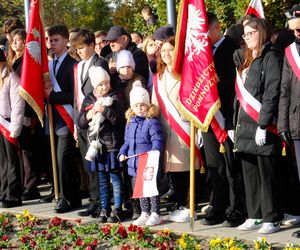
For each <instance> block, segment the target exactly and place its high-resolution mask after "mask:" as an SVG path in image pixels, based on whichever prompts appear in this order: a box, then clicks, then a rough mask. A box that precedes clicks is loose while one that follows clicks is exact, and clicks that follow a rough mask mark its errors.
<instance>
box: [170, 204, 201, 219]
mask: <svg viewBox="0 0 300 250" xmlns="http://www.w3.org/2000/svg"><path fill="white" fill-rule="evenodd" d="M194 219H195V220H196V219H197V214H196V212H195V214H194ZM168 220H169V221H174V222H189V221H190V210H189V209H188V208H185V207H180V208H179V209H177V210H175V211H174V212H172V213H170V214H169V218H168Z"/></svg>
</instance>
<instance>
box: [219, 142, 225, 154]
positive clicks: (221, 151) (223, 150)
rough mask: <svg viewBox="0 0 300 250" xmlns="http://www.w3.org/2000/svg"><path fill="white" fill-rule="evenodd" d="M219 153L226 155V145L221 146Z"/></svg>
mask: <svg viewBox="0 0 300 250" xmlns="http://www.w3.org/2000/svg"><path fill="white" fill-rule="evenodd" d="M219 152H220V153H222V154H224V153H225V148H224V145H223V143H221V144H220V149H219Z"/></svg>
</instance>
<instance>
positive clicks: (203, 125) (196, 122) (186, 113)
mask: <svg viewBox="0 0 300 250" xmlns="http://www.w3.org/2000/svg"><path fill="white" fill-rule="evenodd" d="M220 107H221V102H220V99H218V100H217V101H216V102H215V104H214V105H213V106H212V107H211V108H210V110H209V111H208V113H207V116H206V118H205V121H204V123H201V122H200V121H199V119H198V117H196V116H195V115H194V114H193V113H191V112H190V111H189V110H187V109H186V107H185V106H184V105H183V104H182V103H181V101H179V110H180V112H181V113H182V115H183V116H184V117H185V118H186V119H187V120H189V121H193V122H194V125H195V127H196V128H198V129H200V130H201V131H202V132H207V130H208V128H209V125H210V123H211V120H212V118H213V117H214V115H215V113H216V112H217V111H218V110H219V109H220Z"/></svg>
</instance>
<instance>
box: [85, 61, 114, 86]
mask: <svg viewBox="0 0 300 250" xmlns="http://www.w3.org/2000/svg"><path fill="white" fill-rule="evenodd" d="M89 77H90V80H91V84H92V86H93V88H96V87H97V86H98V85H99V84H100V83H101V82H103V81H110V77H109V74H108V73H107V72H106V70H104V69H103V68H102V67H99V66H92V67H90V69H89Z"/></svg>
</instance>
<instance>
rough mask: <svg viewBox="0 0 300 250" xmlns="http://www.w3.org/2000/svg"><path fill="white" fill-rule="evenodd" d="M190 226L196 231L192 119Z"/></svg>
mask: <svg viewBox="0 0 300 250" xmlns="http://www.w3.org/2000/svg"><path fill="white" fill-rule="evenodd" d="M190 138H191V139H190V228H191V230H192V231H194V220H195V218H194V213H195V126H194V122H193V121H191V136H190Z"/></svg>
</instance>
